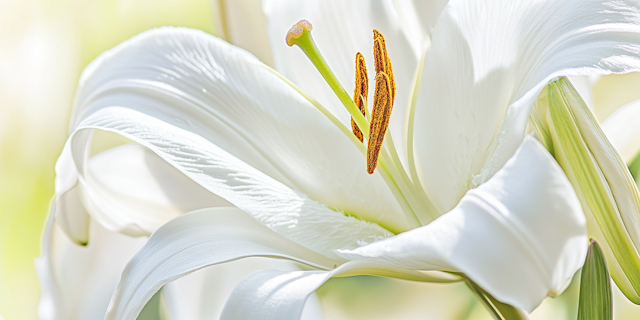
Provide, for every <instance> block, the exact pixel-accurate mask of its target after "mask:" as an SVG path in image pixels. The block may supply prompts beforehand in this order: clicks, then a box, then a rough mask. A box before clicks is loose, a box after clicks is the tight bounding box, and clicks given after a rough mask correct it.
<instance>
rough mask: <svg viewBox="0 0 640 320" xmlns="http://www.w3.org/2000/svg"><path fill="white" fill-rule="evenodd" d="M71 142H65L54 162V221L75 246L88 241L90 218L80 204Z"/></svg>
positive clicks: (80, 196) (79, 190)
mask: <svg viewBox="0 0 640 320" xmlns="http://www.w3.org/2000/svg"><path fill="white" fill-rule="evenodd" d="M81 189H82V188H81V187H80V186H78V172H77V171H76V167H75V163H74V161H73V155H72V154H71V141H67V143H66V144H65V146H64V148H63V149H62V153H61V154H60V157H59V158H58V161H57V162H56V206H57V209H56V210H55V215H56V220H57V223H58V226H59V227H60V228H61V229H62V231H63V232H64V233H65V234H66V235H67V236H68V237H69V239H71V240H72V241H73V242H75V243H77V244H81V245H82V244H87V242H88V241H89V221H90V220H91V218H90V217H89V214H88V213H87V211H86V210H85V208H84V205H83V204H82V201H81V198H82V195H81V194H80V192H81Z"/></svg>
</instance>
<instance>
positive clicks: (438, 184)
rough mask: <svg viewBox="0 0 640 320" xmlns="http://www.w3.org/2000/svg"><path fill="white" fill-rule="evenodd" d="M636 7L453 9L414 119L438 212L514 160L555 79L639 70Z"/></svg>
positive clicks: (510, 4) (438, 32)
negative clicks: (536, 107)
mask: <svg viewBox="0 0 640 320" xmlns="http://www.w3.org/2000/svg"><path fill="white" fill-rule="evenodd" d="M637 8H638V3H637V2H636V1H632V0H628V1H601V0H586V1H585V0H568V1H553V0H537V1H515V2H514V1H509V0H488V1H465V0H459V1H451V2H449V4H448V5H447V7H446V8H445V10H444V12H443V13H442V15H441V16H440V19H439V20H438V22H437V24H436V26H435V28H434V31H433V33H432V43H431V46H430V47H429V51H428V52H427V55H426V58H425V59H426V60H425V65H424V69H423V72H422V81H421V85H420V92H419V95H418V101H417V106H416V116H415V121H416V131H415V139H416V140H415V145H416V156H417V157H418V159H417V162H418V163H419V165H420V170H421V171H422V174H423V181H422V182H423V184H424V185H425V186H426V188H427V190H428V191H429V192H430V194H432V195H433V200H434V202H435V203H436V205H437V206H438V207H439V208H440V209H442V211H447V210H450V209H451V208H453V207H454V206H455V205H456V203H457V202H458V200H459V199H460V198H461V197H462V195H463V194H464V193H465V191H466V190H468V189H469V188H472V187H474V186H476V185H478V184H479V183H482V182H483V181H486V180H487V179H488V178H489V177H491V175H493V174H494V173H495V172H496V171H497V170H498V169H500V168H501V167H502V165H503V164H504V163H505V162H506V161H507V160H508V159H509V158H510V157H511V155H513V153H514V152H515V150H516V149H517V148H518V146H519V145H520V142H521V141H522V139H523V137H524V133H525V127H526V124H527V121H528V118H529V113H530V110H531V107H532V104H533V101H534V100H535V99H536V97H537V96H538V93H539V92H540V90H541V89H542V88H543V86H544V85H546V84H547V83H548V82H549V81H550V79H552V78H554V77H557V76H560V75H589V74H609V73H625V72H631V71H638V70H640V59H638V56H639V55H640V36H639V35H640V11H638V9H637ZM474 176H475V177H474Z"/></svg>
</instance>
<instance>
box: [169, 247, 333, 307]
mask: <svg viewBox="0 0 640 320" xmlns="http://www.w3.org/2000/svg"><path fill="white" fill-rule="evenodd" d="M261 269H278V270H282V271H298V270H300V268H298V267H297V265H296V264H295V263H293V262H291V261H287V260H280V259H269V258H246V259H242V260H238V261H233V262H228V263H224V264H220V265H215V266H210V267H207V268H204V269H201V270H198V271H196V272H194V273H191V274H189V275H186V276H184V277H182V278H179V279H176V280H174V281H172V282H170V283H167V284H166V285H164V287H163V288H162V296H163V298H164V301H165V305H166V307H167V311H168V312H169V315H170V319H171V320H210V319H220V314H221V313H222V308H223V307H224V303H225V302H226V301H227V298H228V297H229V295H230V294H231V291H232V290H233V288H234V287H235V286H236V285H237V284H238V283H239V282H240V281H241V280H242V279H244V278H245V277H246V276H248V275H249V274H251V273H253V272H255V271H258V270H261ZM309 302H310V303H308V304H309V306H308V308H306V309H309V310H308V312H309V313H310V314H309V317H311V316H313V315H315V314H318V313H319V314H320V315H322V308H321V306H320V305H319V301H318V300H317V299H313V300H312V301H309ZM303 319H304V317H303ZM307 319H313V318H307ZM319 319H322V317H320V318H319Z"/></svg>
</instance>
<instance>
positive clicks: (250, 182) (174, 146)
mask: <svg viewBox="0 0 640 320" xmlns="http://www.w3.org/2000/svg"><path fill="white" fill-rule="evenodd" d="M94 129H101V130H105V131H111V132H113V133H117V134H120V135H122V136H124V137H126V138H127V139H129V140H131V141H134V142H138V143H140V144H141V145H143V146H146V147H147V148H149V149H151V150H152V151H153V152H155V153H156V154H158V155H159V156H160V157H161V158H163V159H164V160H165V161H167V162H168V163H169V164H171V165H172V166H174V167H175V168H177V169H178V170H180V171H181V172H182V173H183V174H185V175H186V176H188V177H189V178H190V179H192V180H194V181H196V182H197V183H198V184H200V185H201V186H203V187H204V188H205V189H207V190H209V191H210V192H212V193H214V194H216V195H218V196H219V197H221V198H223V199H225V200H226V201H228V202H230V203H231V204H232V205H234V206H236V207H238V208H240V209H241V210H243V211H244V212H246V213H248V214H249V215H251V216H252V217H253V218H255V219H256V220H258V221H259V222H260V223H262V224H264V225H266V226H267V227H269V228H271V229H272V230H274V231H276V232H278V233H280V234H281V235H283V236H284V237H286V238H288V239H290V240H293V241H295V242H296V243H299V244H301V245H303V246H305V247H307V248H309V249H311V250H314V251H316V252H319V253H321V254H323V255H326V256H329V257H335V254H334V253H333V250H335V249H339V248H355V247H357V246H358V245H360V244H362V243H368V242H372V241H375V240H377V239H379V238H381V237H385V236H389V235H390V234H391V233H390V232H389V231H387V230H386V229H384V228H382V227H380V226H379V225H377V224H374V223H371V222H367V221H363V220H359V219H356V218H354V217H351V216H347V215H345V214H344V213H342V212H339V211H335V210H332V209H330V208H327V207H326V206H325V205H323V204H321V203H318V202H316V201H314V200H312V199H309V197H307V196H306V195H305V194H303V193H301V192H299V191H296V190H292V189H289V188H288V187H287V186H285V185H283V184H282V183H280V182H278V181H276V180H274V179H272V178H271V177H268V176H267V175H265V174H264V173H262V172H259V171H257V170H256V169H254V168H252V167H250V166H249V165H247V164H246V163H244V162H242V161H241V160H239V159H238V158H235V157H233V156H232V155H230V154H229V153H227V152H226V151H224V150H222V149H220V148H219V147H217V146H216V145H214V144H212V143H211V142H209V141H207V140H205V139H204V138H202V137H201V136H198V135H196V134H194V133H192V132H189V131H186V130H183V129H180V128H177V127H174V126H172V125H169V124H167V123H165V122H163V121H160V120H158V119H156V118H153V117H150V116H147V115H145V114H142V113H139V112H137V111H134V110H131V109H128V108H120V107H111V108H105V109H102V110H99V111H97V112H95V113H94V114H92V115H91V116H90V117H88V118H86V119H85V121H84V122H83V123H82V124H81V125H80V126H79V127H78V128H77V131H76V132H74V133H73V134H72V136H71V137H70V139H71V140H72V141H71V142H72V143H73V144H75V145H79V146H85V148H86V146H87V144H86V140H85V139H86V137H87V136H88V135H86V134H85V133H86V132H88V131H92V130H94ZM83 140H84V141H83ZM73 153H74V162H75V163H76V164H77V166H78V167H79V168H80V172H84V170H82V168H84V167H85V162H86V158H84V157H83V155H85V154H86V153H87V152H86V150H85V149H84V148H82V147H78V148H75V149H73ZM83 176H84V175H80V180H81V183H83V184H84V178H83Z"/></svg>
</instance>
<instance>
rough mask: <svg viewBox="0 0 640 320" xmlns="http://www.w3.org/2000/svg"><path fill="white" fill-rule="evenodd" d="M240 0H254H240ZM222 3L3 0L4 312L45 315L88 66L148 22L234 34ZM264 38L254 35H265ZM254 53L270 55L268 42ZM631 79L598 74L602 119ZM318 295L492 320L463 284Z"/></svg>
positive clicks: (559, 311) (434, 315)
mask: <svg viewBox="0 0 640 320" xmlns="http://www.w3.org/2000/svg"><path fill="white" fill-rule="evenodd" d="M253 2H254V3H255V2H256V0H253ZM240 3H247V1H241V2H234V5H240ZM216 8H219V7H217V5H216V2H212V1H211V0H92V1H86V0H0V315H2V317H4V318H5V319H6V320H22V319H25V320H31V319H37V303H38V298H39V294H40V292H39V288H38V283H37V278H36V273H35V268H34V265H33V260H34V258H35V257H37V256H38V255H39V254H40V234H41V232H42V229H43V225H44V221H45V218H46V215H47V212H48V206H49V201H50V199H51V197H52V196H53V193H54V164H55V160H56V158H57V156H58V154H59V153H60V151H61V149H62V146H63V144H64V141H65V138H66V136H67V134H68V132H67V125H68V118H69V113H70V108H71V105H72V101H73V96H74V93H75V88H76V85H77V82H78V78H79V76H80V73H81V72H82V69H83V68H84V67H85V66H86V65H87V64H88V63H89V62H90V61H91V60H93V59H94V58H96V57H97V56H98V55H99V54H100V53H102V52H103V51H105V50H107V49H109V48H111V47H113V46H115V45H117V44H118V43H120V42H122V41H124V40H126V39H128V38H130V37H131V36H133V35H135V34H138V33H140V32H142V31H144V30H147V29H150V28H154V27H159V26H164V25H173V26H186V27H191V28H197V29H201V30H204V31H206V32H209V33H212V34H222V33H226V32H228V31H226V32H225V30H223V29H224V27H220V26H221V24H220V22H221V20H222V21H224V18H223V19H217V18H215V16H216ZM245 22H246V21H245ZM227 23H234V22H233V21H227ZM236 23H237V21H236ZM240 23H242V22H240ZM229 36H231V37H233V34H230V35H229ZM260 40H261V41H257V42H256V41H253V42H251V44H253V45H259V44H260V43H266V41H265V40H266V39H264V38H263V39H260ZM236 43H237V44H239V45H243V44H242V43H238V42H236ZM251 44H248V45H247V46H250V45H251ZM248 49H250V50H251V48H248ZM252 51H254V50H252ZM254 52H255V51H254ZM256 53H257V54H258V56H259V57H261V58H262V59H264V60H265V62H267V63H268V62H269V60H270V53H268V51H267V52H266V53H265V52H262V53H259V52H256ZM621 83H623V84H625V85H621ZM629 83H634V84H636V83H640V76H638V75H625V76H617V77H606V78H601V79H600V80H599V81H598V82H597V83H596V87H595V88H594V93H593V100H594V103H595V104H597V105H601V106H602V107H601V108H600V109H599V110H604V111H600V112H601V113H602V114H599V115H598V116H599V117H600V118H601V119H602V118H604V117H605V116H606V115H608V113H610V112H611V111H610V110H614V109H615V108H616V107H618V106H620V105H622V104H624V103H626V102H630V101H632V100H635V99H638V98H640V94H639V93H638V92H636V90H633V89H629V88H630V87H629V86H628V84H629ZM576 278H579V277H576ZM318 295H319V297H320V298H321V301H322V303H323V306H324V308H325V313H326V319H350V318H353V319H363V318H366V319H488V318H487V317H488V314H487V313H486V312H485V311H484V310H483V308H482V306H481V305H480V304H479V303H477V301H476V300H475V299H474V298H473V296H472V295H471V294H470V293H469V292H468V290H467V289H466V288H465V287H464V285H433V284H416V283H408V282H403V281H397V280H390V279H382V278H374V277H355V278H346V279H334V280H331V281H329V282H328V283H327V284H326V285H325V286H323V287H322V288H321V289H320V290H319V291H318ZM577 296H578V285H577V283H575V282H574V284H572V286H571V287H570V288H569V289H568V290H567V291H566V292H565V294H563V295H562V296H561V297H559V298H557V299H547V300H546V301H545V302H544V303H543V305H542V306H541V307H540V308H538V309H537V310H536V311H535V312H534V314H533V318H534V319H575V317H576V309H577ZM615 300H616V309H615V312H616V313H615V315H616V319H637V318H638V317H640V311H639V310H638V309H639V308H638V307H636V306H633V305H631V304H630V303H628V302H626V299H624V298H623V297H622V296H621V294H620V293H619V292H618V291H616V296H615ZM150 307H152V308H154V307H153V306H150ZM155 308H157V301H156V306H155ZM149 314H154V312H150V313H149ZM0 318H1V317H0Z"/></svg>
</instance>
